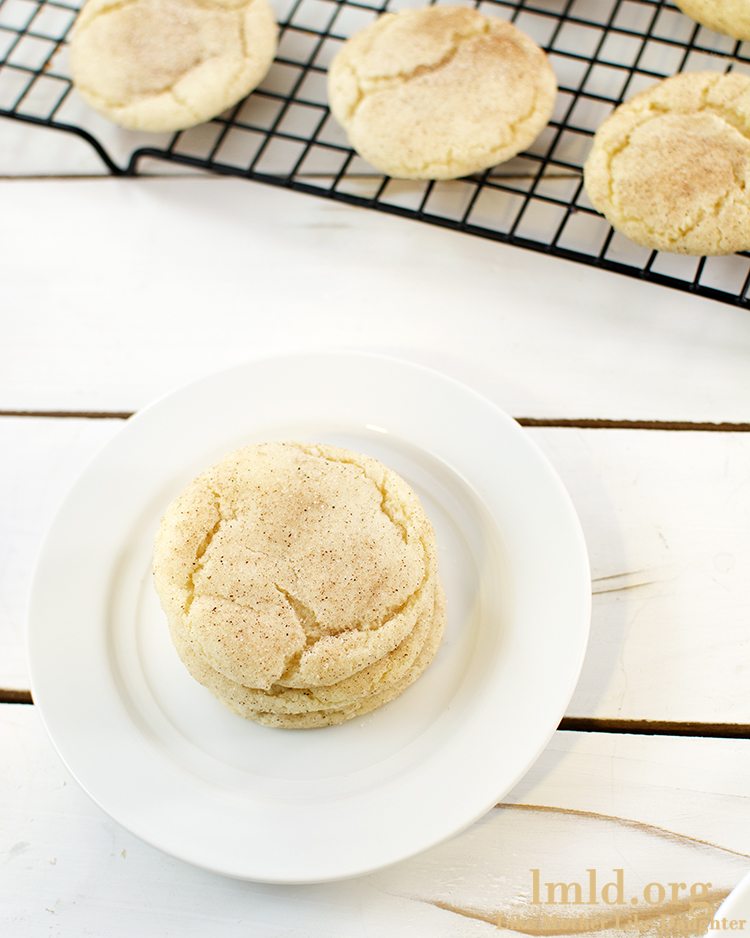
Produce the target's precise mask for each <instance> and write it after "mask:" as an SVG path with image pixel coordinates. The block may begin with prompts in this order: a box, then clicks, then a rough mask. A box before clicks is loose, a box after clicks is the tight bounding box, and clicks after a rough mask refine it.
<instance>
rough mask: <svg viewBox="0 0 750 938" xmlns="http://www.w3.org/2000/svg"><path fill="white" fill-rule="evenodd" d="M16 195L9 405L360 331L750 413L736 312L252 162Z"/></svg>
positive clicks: (588, 410)
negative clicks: (299, 189) (269, 175)
mask: <svg viewBox="0 0 750 938" xmlns="http://www.w3.org/2000/svg"><path fill="white" fill-rule="evenodd" d="M2 199H3V218H4V225H3V230H4V237H3V249H2V251H1V252H0V276H2V283H3V297H4V299H3V313H4V316H3V319H4V330H3V343H4V351H5V358H4V367H3V369H2V371H1V372H0V410H2V409H9V408H12V409H16V408H21V409H23V408H41V409H44V410H49V409H63V410H65V409H83V410H92V409H93V410H98V409H114V410H131V409H135V408H137V407H140V406H142V405H143V404H145V403H147V402H148V401H149V400H150V399H151V398H153V397H154V396H156V395H158V394H161V393H162V392H164V391H165V390H167V389H169V388H171V387H173V386H175V385H179V384H180V383H183V382H186V381H188V380H191V379H193V378H195V377H196V376H197V375H199V374H202V373H205V372H209V371H213V370H215V369H218V368H221V367H224V366H228V365H232V364H235V363H237V362H239V361H243V360H245V359H246V358H247V357H248V356H252V355H257V354H259V353H270V352H279V351H293V350H296V349H309V348H320V347H331V346H335V347H342V346H346V347H356V348H367V349H377V350H381V351H387V352H394V353H397V354H402V355H407V356H409V357H412V358H415V359H417V360H419V361H422V362H424V363H427V364H431V365H434V366H437V367H439V368H442V369H443V370H445V371H447V372H449V373H451V374H454V375H456V376H457V377H459V378H463V379H465V380H468V381H470V382H471V383H472V384H473V385H474V386H476V387H477V388H478V389H480V390H482V391H484V392H485V393H487V394H489V395H490V396H492V397H494V398H495V399H496V400H497V401H498V402H500V403H501V404H502V405H503V406H504V407H505V408H506V409H507V410H509V411H511V412H512V413H515V414H517V415H521V416H529V417H535V416H536V417H542V418H549V417H569V418H581V417H585V418H591V417H606V418H617V419H620V418H630V419H639V420H654V419H665V420H705V421H722V420H724V421H745V422H748V421H749V420H750V381H748V380H747V359H748V353H749V352H750V317H748V315H747V313H746V312H745V311H742V310H738V309H735V308H731V307H728V306H724V305H720V304H717V303H713V302H709V301H706V300H703V299H700V298H697V297H692V296H687V295H680V294H677V293H675V292H673V291H671V290H667V289H664V288H659V287H654V286H652V285H650V284H644V283H640V282H636V281H634V280H631V279H626V278H621V277H618V276H615V275H612V274H609V273H607V272H605V271H597V270H593V269H588V268H582V267H580V266H578V265H576V264H572V263H569V262H566V261H562V260H559V259H554V258H548V257H544V256H542V255H539V254H536V253H532V252H528V251H523V250H519V249H516V248H511V247H507V246H504V245H501V244H497V243H494V242H490V241H486V240H484V239H480V238H473V237H466V236H463V235H460V234H456V233H454V232H450V231H445V230H440V229H436V228H434V227H432V226H428V225H419V224H417V223H415V222H408V221H405V220H402V219H398V218H393V217H388V216H385V215H383V214H381V213H376V212H371V211H362V210H359V209H354V208H351V207H350V206H346V205H342V204H338V203H333V202H330V201H328V200H322V199H317V198H312V197H307V196H304V195H300V194H298V193H292V192H285V191H277V190H274V189H271V188H269V187H267V186H262V185H258V184H253V183H249V182H247V181H243V180H231V179H208V178H206V179H172V180H167V179H159V180H156V179H151V180H146V179H144V180H138V181H133V180H119V181H118V180H84V181H43V180H42V181H28V180H27V181H5V182H3V183H2Z"/></svg>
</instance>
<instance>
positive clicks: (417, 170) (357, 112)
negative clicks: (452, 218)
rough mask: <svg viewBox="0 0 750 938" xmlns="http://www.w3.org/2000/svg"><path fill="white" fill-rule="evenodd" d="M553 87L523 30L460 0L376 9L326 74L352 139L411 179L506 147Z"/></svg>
mask: <svg viewBox="0 0 750 938" xmlns="http://www.w3.org/2000/svg"><path fill="white" fill-rule="evenodd" d="M556 92H557V84H556V81H555V76H554V73H553V71H552V68H551V66H550V64H549V62H548V61H547V57H546V56H545V54H544V52H542V50H541V49H540V48H539V46H537V45H536V43H535V42H534V41H533V40H532V39H530V38H529V37H528V36H527V35H525V33H522V32H521V31H520V30H519V29H517V28H516V27H515V26H513V25H511V24H510V23H507V22H505V21H504V20H500V19H497V18H494V17H488V16H483V15H482V14H481V13H479V12H478V11H476V10H473V9H469V8H466V7H449V6H444V7H443V6H436V7H428V8H426V9H420V10H403V11H402V12H400V13H395V14H394V13H386V14H385V15H383V16H381V17H379V18H378V19H377V20H376V21H375V22H374V23H372V24H371V25H370V26H367V27H366V28H365V29H363V30H362V31H361V32H359V33H357V34H356V35H355V36H353V37H352V38H351V39H349V40H348V41H347V42H346V43H345V44H344V46H343V47H342V48H341V50H340V51H339V52H338V54H337V55H336V57H335V58H334V60H333V62H332V64H331V68H330V70H329V75H328V96H329V101H330V106H331V110H332V111H333V114H334V116H335V117H336V119H337V120H338V121H339V123H340V124H341V125H342V126H343V127H344V129H345V130H346V131H347V134H348V136H349V140H350V142H351V145H352V147H353V148H354V149H355V150H356V151H357V152H358V153H359V154H360V156H362V157H363V158H364V159H365V160H367V161H368V162H369V163H371V164H372V165H373V166H375V167H377V169H379V170H381V171H382V172H384V173H386V174H388V175H390V176H397V177H401V178H414V179H454V178H456V177H459V176H465V175H467V174H468V173H473V172H478V171H479V170H483V169H487V168H488V167H490V166H494V165H495V164H496V163H502V162H503V161H504V160H508V159H510V157H512V156H515V154H516V153H519V152H520V151H521V150H524V149H525V148H526V147H528V146H529V145H530V144H531V143H532V142H533V141H534V140H535V139H536V137H537V136H538V135H539V133H540V132H541V131H542V129H543V128H544V127H545V126H546V124H547V122H548V121H549V118H550V115H551V114H552V108H553V105H554V101H555V95H556Z"/></svg>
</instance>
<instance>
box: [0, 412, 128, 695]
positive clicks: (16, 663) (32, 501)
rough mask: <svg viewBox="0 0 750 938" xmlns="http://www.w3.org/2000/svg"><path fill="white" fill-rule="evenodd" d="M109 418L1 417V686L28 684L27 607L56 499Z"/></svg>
mask: <svg viewBox="0 0 750 938" xmlns="http://www.w3.org/2000/svg"><path fill="white" fill-rule="evenodd" d="M119 425H120V421H116V420H91V421H84V420H65V421H63V420H43V419H38V420H22V419H15V418H3V419H2V420H0V453H2V454H3V458H2V459H0V687H9V688H26V687H28V683H29V678H28V667H27V663H26V640H25V628H26V609H27V604H28V596H29V590H30V587H31V577H32V574H33V570H34V564H35V560H36V555H37V553H38V551H39V548H40V546H41V543H42V538H43V537H44V533H45V531H46V530H47V528H48V527H49V525H50V524H51V523H52V519H53V517H54V515H55V512H56V510H57V507H58V505H59V504H60V502H61V501H62V499H63V497H64V495H65V494H66V492H67V491H68V489H69V488H70V486H71V485H72V484H73V482H74V481H75V479H76V477H77V476H78V475H79V474H80V472H81V470H82V469H83V467H84V466H85V465H86V463H87V462H88V461H89V460H90V459H91V457H92V456H93V455H94V453H96V451H97V450H98V449H99V447H100V446H102V445H103V444H104V443H105V442H106V441H107V440H109V439H111V438H112V436H113V435H114V434H115V433H116V432H117V430H118V429H119Z"/></svg>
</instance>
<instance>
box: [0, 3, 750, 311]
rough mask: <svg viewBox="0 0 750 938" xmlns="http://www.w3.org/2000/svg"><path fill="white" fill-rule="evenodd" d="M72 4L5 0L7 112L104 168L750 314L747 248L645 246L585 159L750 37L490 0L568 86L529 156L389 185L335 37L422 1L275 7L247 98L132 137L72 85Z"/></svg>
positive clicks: (654, 16) (670, 10) (1, 75)
mask: <svg viewBox="0 0 750 938" xmlns="http://www.w3.org/2000/svg"><path fill="white" fill-rule="evenodd" d="M451 2H454V3H455V2H456V0H451ZM79 5H80V4H79V3H77V2H75V0H0V116H5V117H10V118H16V119H18V120H23V121H27V122H30V123H35V124H41V125H44V126H47V127H53V128H59V129H60V130H63V131H68V132H70V133H74V134H77V135H79V136H80V137H83V138H84V139H85V140H87V141H88V143H89V144H90V145H91V146H92V147H94V149H95V150H96V152H97V153H98V154H99V156H100V157H101V159H102V161H103V162H104V164H105V165H106V167H107V169H108V170H109V171H110V172H111V173H113V174H117V175H136V174H138V173H139V172H142V171H143V167H144V165H146V162H147V160H148V158H152V159H157V160H168V161H171V162H173V163H179V164H183V165H185V166H188V167H193V168H195V169H202V170H209V171H213V172H217V173H224V174H230V175H236V176H243V177H246V178H251V179H256V180H260V181H262V182H265V183H269V184H272V185H277V186H284V187H287V188H290V189H296V190H299V191H304V192H308V193H317V194H318V195H321V196H324V197H327V198H331V199H336V200H339V201H343V202H348V203H353V204H356V205H362V206H366V207H369V208H373V209H377V210H380V211H385V212H390V213H393V214H397V215H402V216H406V217H409V218H414V219H419V220H421V221H423V222H427V223H431V224H434V225H441V226H444V227H447V228H452V229H455V230H458V231H463V232H467V233H470V234H473V235H478V236H481V237H485V238H491V239H495V240H497V241H502V242H506V243H510V244H515V245H519V246H521V247H524V248H529V249H531V250H534V251H539V252H543V253H546V254H552V255H556V256H559V257H565V258H568V259H570V260H574V261H578V262H580V263H583V264H587V265H590V266H594V267H599V268H604V269H607V270H611V271H615V272H618V273H621V274H627V275H630V276H635V277H639V278H641V279H646V280H650V281H653V282H657V283H661V284H665V285H668V286H672V287H676V288H678V289H681V290H685V291H689V292H692V293H695V294H698V295H702V296H707V297H711V298H713V299H718V300H721V301H724V302H726V303H730V304H734V305H737V306H743V307H748V306H750V295H749V294H750V254H735V255H731V256H729V257H710V258H694V257H684V256H680V255H674V254H667V253H659V252H656V251H649V250H648V249H644V248H641V247H639V246H637V245H635V244H633V243H632V242H630V241H629V240H628V239H627V238H625V237H623V236H622V235H620V234H618V233H617V232H614V231H613V230H612V228H611V227H610V226H609V224H607V222H606V221H605V220H604V219H603V218H602V217H601V216H600V215H598V214H597V212H596V211H595V210H594V209H593V207H592V206H591V204H590V202H589V201H588V199H587V196H586V193H585V190H584V188H583V182H582V165H583V161H584V159H585V156H586V154H587V152H588V149H589V147H590V142H591V137H592V135H593V133H594V131H595V130H596V128H597V127H598V126H599V125H600V124H601V122H602V121H603V120H604V118H605V117H606V116H607V115H608V114H609V112H610V111H611V110H612V108H613V107H615V106H616V105H618V104H619V103H621V102H622V101H623V100H624V99H626V98H628V97H630V96H631V95H633V94H635V93H636V92H637V91H640V90H641V89H643V88H644V87H647V86H648V85H650V84H652V83H653V82H655V81H657V80H659V79H660V78H663V77H665V76H667V75H671V74H674V73H675V72H679V71H698V70H713V71H720V72H725V71H730V70H735V71H741V72H744V73H748V74H750V43H741V42H737V41H735V40H732V39H729V38H728V37H726V36H720V35H718V34H716V33H713V32H711V31H709V30H707V29H704V28H702V27H700V26H698V25H697V24H695V23H693V22H692V21H691V20H690V19H688V18H687V17H686V16H684V15H683V14H681V13H680V12H679V11H678V10H677V9H676V8H675V7H674V6H672V5H671V4H670V3H668V2H666V0H481V2H475V3H470V4H467V5H472V6H476V7H478V8H479V9H480V10H481V11H482V12H484V13H487V14H488V15H494V16H499V17H503V18H505V19H508V20H511V21H512V22H514V23H515V24H516V25H517V26H518V27H520V28H521V29H523V30H524V31H525V32H527V33H528V34H529V35H531V36H532V37H533V38H534V39H535V40H536V41H537V42H538V43H539V44H540V45H541V46H542V47H543V48H544V49H545V51H546V52H547V53H548V55H549V57H550V61H551V63H552V65H553V68H554V69H555V72H556V74H557V78H558V83H559V87H560V91H559V94H558V98H557V102H556V107H555V111H554V114H553V117H552V120H551V121H550V124H549V126H548V127H547V128H546V130H545V131H544V132H543V133H542V134H541V136H540V137H539V138H538V139H537V140H536V142H535V143H534V144H533V145H532V146H531V148H530V149H529V150H528V151H527V152H525V153H523V154H521V155H519V156H518V157H516V158H514V159H513V160H511V161H509V162H508V163H504V164H503V165H502V166H499V167H495V168H494V169H492V170H489V171H487V172H485V173H483V174H479V175H476V176H471V177H467V178H465V179H461V180H453V181H450V182H413V181H404V180H396V179H390V178H388V177H384V176H382V175H381V174H379V173H378V172H377V171H376V170H374V169H373V168H372V167H371V166H369V165H368V164H367V163H365V162H364V161H363V160H362V159H361V158H360V157H359V156H357V154H356V153H354V152H353V151H352V150H351V148H350V147H349V146H348V144H347V140H346V137H345V135H344V133H343V131H342V130H341V128H340V127H339V126H338V125H337V124H336V122H335V120H334V119H333V118H332V117H331V115H330V113H329V111H328V107H327V104H326V88H325V84H326V71H327V67H328V65H329V63H330V61H331V59H332V58H333V56H334V55H335V53H336V52H337V50H338V49H339V48H340V46H341V44H342V42H343V41H344V40H345V39H346V38H347V37H349V36H351V35H352V34H353V33H354V32H356V31H357V30H358V29H361V28H362V27H364V26H366V25H367V24H368V23H370V22H372V21H373V20H374V19H375V18H376V17H377V16H379V15H380V14H381V13H382V12H384V11H385V10H390V11H396V10H399V9H403V8H405V7H408V6H420V5H422V3H421V2H420V0H384V2H381V0H275V2H274V7H275V10H276V14H277V17H278V20H279V23H280V27H281V31H280V42H279V49H278V54H277V57H276V59H275V61H274V64H273V66H272V67H271V70H270V71H269V73H268V76H267V77H266V79H265V80H264V82H263V83H262V84H261V85H260V87H259V88H258V89H257V90H256V91H254V92H253V93H252V94H251V95H250V96H249V97H248V98H247V99H246V100H245V101H243V102H241V103H240V104H238V105H237V106H236V107H234V108H232V109H231V110H229V111H227V112H226V113H225V114H222V115H221V116H220V117H217V118H216V119H215V120H213V121H211V122H209V123H207V124H203V125H201V126H199V127H196V128H193V129H190V130H186V131H182V132H179V133H175V134H160V135H155V134H148V135H147V134H138V133H133V132H129V131H123V130H121V129H119V128H116V127H114V126H113V125H112V124H110V123H109V122H107V121H106V120H105V119H104V118H101V117H99V116H98V115H97V114H95V113H94V112H93V111H91V110H90V109H89V108H88V107H87V106H86V105H85V104H84V103H83V102H82V101H81V100H80V98H79V97H78V96H77V95H76V94H75V92H74V91H73V90H72V86H71V82H70V78H69V71H68V64H67V52H68V46H67V40H68V36H69V33H70V30H71V27H72V25H73V22H74V20H75V16H76V14H77V12H78V7H79Z"/></svg>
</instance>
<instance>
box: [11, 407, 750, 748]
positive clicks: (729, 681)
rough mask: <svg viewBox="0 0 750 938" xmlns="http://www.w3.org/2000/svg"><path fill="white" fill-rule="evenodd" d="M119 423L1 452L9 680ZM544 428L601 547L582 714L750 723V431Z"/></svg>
mask: <svg viewBox="0 0 750 938" xmlns="http://www.w3.org/2000/svg"><path fill="white" fill-rule="evenodd" d="M119 423H120V422H119V421H116V420H75V419H71V420H46V419H29V418H25V419H24V418H4V419H0V451H2V452H5V453H10V454H12V458H11V459H5V460H2V461H0V558H1V559H2V563H0V596H2V603H1V604H0V687H6V688H13V689H24V688H27V687H28V670H27V665H26V658H25V643H24V638H23V632H24V623H25V617H26V612H25V610H26V603H27V595H28V588H29V582H30V572H31V569H32V567H33V560H34V557H35V555H36V552H37V550H38V546H39V544H40V542H41V538H42V536H43V533H44V531H45V530H46V528H47V526H48V525H49V524H50V522H51V519H52V515H53V513H54V508H55V506H56V505H57V503H58V502H59V500H60V498H61V497H62V495H63V492H64V491H65V489H67V487H68V485H69V484H70V483H71V482H72V481H73V479H74V477H75V476H76V475H77V473H78V472H79V471H80V470H81V469H82V468H83V466H84V465H85V463H86V462H87V461H88V460H89V458H90V456H91V454H92V453H93V452H94V451H95V450H96V449H97V448H98V446H99V445H101V444H102V443H103V442H105V441H106V440H107V439H109V438H110V437H111V436H112V434H114V433H115V432H117V428H118V426H119ZM528 432H529V433H530V434H531V436H532V438H533V439H534V440H535V441H536V442H537V443H539V445H540V446H541V447H542V449H543V450H544V451H545V452H546V453H547V455H548V456H549V458H550V459H551V461H552V462H553V464H554V465H555V466H556V468H557V470H558V471H559V472H560V474H561V476H562V478H563V480H564V482H565V484H566V485H567V487H568V489H569V491H570V493H571V495H572V497H573V500H574V502H575V504H576V508H577V510H578V512H579V515H580V517H581V521H582V523H583V527H584V531H585V533H586V538H587V541H588V545H589V551H590V555H591V565H592V576H593V579H594V583H593V589H594V612H593V623H592V635H591V641H590V645H589V650H588V654H587V657H586V661H585V664H584V668H583V673H582V675H581V679H580V682H579V685H578V689H577V691H576V693H575V696H574V697H573V700H572V701H571V704H570V706H569V708H568V716H570V717H575V718H585V719H591V718H594V719H603V720H639V721H693V722H695V723H698V724H706V723H711V724H713V723H724V724H730V725H731V724H738V723H739V724H743V723H744V724H750V700H748V696H747V693H746V688H747V687H748V685H749V684H750V654H749V653H748V652H750V635H748V629H747V621H748V609H749V608H750V583H749V582H748V578H747V576H746V575H745V571H746V570H747V569H748V563H750V545H749V544H748V540H747V518H748V516H749V515H750V486H748V484H747V479H748V477H750V472H749V471H748V467H749V466H750V434H747V433H691V432H659V431H641V430H580V429H572V428H566V429H554V428H536V429H531V430H529V431H528ZM667 729H668V727H667ZM726 729H727V728H725V730H726ZM729 730H731V726H730V727H729Z"/></svg>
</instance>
